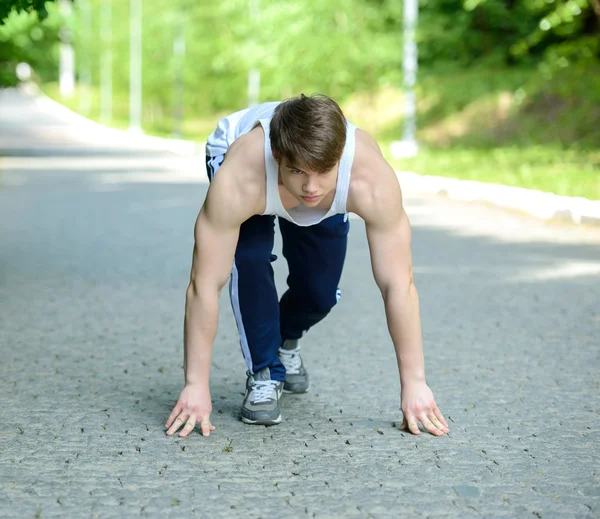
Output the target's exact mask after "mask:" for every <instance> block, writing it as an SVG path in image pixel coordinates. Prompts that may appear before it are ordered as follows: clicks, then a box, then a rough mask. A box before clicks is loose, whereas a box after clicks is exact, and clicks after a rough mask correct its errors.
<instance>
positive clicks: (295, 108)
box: [270, 94, 346, 173]
mask: <svg viewBox="0 0 600 519" xmlns="http://www.w3.org/2000/svg"><path fill="white" fill-rule="evenodd" d="M270 134H271V148H272V150H273V154H274V155H275V156H276V158H277V159H278V160H281V159H282V158H286V159H287V160H288V162H289V163H290V164H292V165H294V166H295V167H297V168H299V169H310V170H313V171H317V172H319V173H324V172H326V171H329V170H331V169H332V168H333V167H334V166H335V164H336V163H337V161H338V160H340V158H341V156H342V152H343V151H344V146H345V144H346V118H345V117H344V114H343V112H342V109H341V108H340V107H339V105H338V104H337V103H336V102H335V101H334V100H333V99H331V98H329V97H327V96H325V95H322V94H312V95H310V96H305V95H304V94H300V95H299V96H298V97H294V98H291V99H287V100H286V101H283V102H282V103H281V104H279V105H277V108H275V112H274V114H273V118H272V119H271V125H270Z"/></svg>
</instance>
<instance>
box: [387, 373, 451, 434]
mask: <svg viewBox="0 0 600 519" xmlns="http://www.w3.org/2000/svg"><path fill="white" fill-rule="evenodd" d="M401 406H402V407H401V409H402V413H403V414H404V419H403V420H402V425H401V426H400V427H399V429H401V430H402V429H406V428H408V430H409V431H410V432H411V433H413V434H421V431H420V430H419V422H421V423H422V424H423V427H424V428H425V429H426V430H427V431H429V432H430V433H431V434H433V435H435V436H444V435H445V434H446V433H449V432H450V428H449V427H448V422H446V419H445V418H444V416H443V415H442V413H441V411H440V410H439V409H438V406H437V404H436V403H435V398H434V397H433V393H432V391H431V389H429V386H428V385H427V383H425V382H410V383H409V382H407V383H403V384H402V403H401Z"/></svg>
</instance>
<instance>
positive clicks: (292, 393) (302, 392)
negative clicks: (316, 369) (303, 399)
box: [283, 387, 310, 395]
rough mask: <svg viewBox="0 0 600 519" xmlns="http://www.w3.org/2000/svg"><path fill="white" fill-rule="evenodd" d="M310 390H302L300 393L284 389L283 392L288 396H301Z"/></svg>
mask: <svg viewBox="0 0 600 519" xmlns="http://www.w3.org/2000/svg"><path fill="white" fill-rule="evenodd" d="M309 389H310V388H308V387H307V388H306V389H303V390H302V391H292V390H291V389H284V390H283V392H284V393H286V394H288V395H303V394H304V393H308V390H309Z"/></svg>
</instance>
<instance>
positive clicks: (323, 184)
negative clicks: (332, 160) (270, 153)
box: [279, 158, 338, 207]
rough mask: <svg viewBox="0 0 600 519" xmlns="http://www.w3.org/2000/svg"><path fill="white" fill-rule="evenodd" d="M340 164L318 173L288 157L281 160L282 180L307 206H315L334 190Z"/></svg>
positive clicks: (292, 193) (295, 196) (294, 195)
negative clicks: (300, 165) (300, 166)
mask: <svg viewBox="0 0 600 519" xmlns="http://www.w3.org/2000/svg"><path fill="white" fill-rule="evenodd" d="M337 171H338V164H336V165H335V166H334V167H333V168H332V169H331V170H329V171H327V172H325V173H317V172H316V171H310V170H306V169H301V168H298V167H297V166H295V165H294V164H291V163H289V162H288V160H287V159H285V158H284V159H281V160H280V161H279V174H280V175H281V181H282V182H283V185H284V186H285V188H286V189H287V190H288V191H289V192H290V194H291V195H292V196H293V197H294V198H296V200H298V202H300V203H301V204H302V205H304V206H306V207H315V206H317V205H319V203H320V202H321V201H322V200H323V198H325V197H326V196H327V195H328V194H329V193H331V191H332V190H334V189H335V186H336V182H337Z"/></svg>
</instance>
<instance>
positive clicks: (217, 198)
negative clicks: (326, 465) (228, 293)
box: [166, 148, 260, 436]
mask: <svg viewBox="0 0 600 519" xmlns="http://www.w3.org/2000/svg"><path fill="white" fill-rule="evenodd" d="M240 159H242V160H240ZM243 159H244V157H243V156H242V157H240V152H239V150H236V149H233V148H232V153H231V156H229V155H228V158H227V159H226V160H225V162H224V163H223V165H222V166H221V168H220V170H219V173H218V174H217V175H216V176H215V178H214V179H213V181H212V183H211V185H210V187H209V189H208V194H207V196H206V200H205V202H204V204H203V206H202V209H201V210H200V213H199V214H198V218H197V219H196V224H195V227H194V237H195V244H194V251H193V257H192V268H191V273H190V283H189V285H188V288H187V292H186V306H185V322H184V373H185V387H184V389H183V391H182V392H181V395H180V397H179V400H178V402H177V405H176V406H175V408H174V409H173V411H172V412H171V415H170V416H169V419H168V420H167V423H166V427H167V428H169V430H168V431H167V434H173V433H174V432H175V431H177V430H178V429H179V427H181V426H182V425H183V424H184V423H185V427H184V428H183V430H182V431H181V433H180V436H187V434H189V432H191V431H192V430H193V428H194V426H195V424H196V422H197V421H199V422H200V424H201V428H202V432H203V434H204V435H206V436H208V435H209V434H210V431H211V430H212V429H214V427H213V426H212V425H211V423H210V413H211V411H212V405H211V400H210V388H209V377H210V363H211V356H212V348H213V343H214V340H215V336H216V333H217V324H218V317H219V296H220V293H221V290H222V289H223V287H224V286H225V283H227V280H228V278H229V275H230V274H231V269H232V265H233V259H234V255H235V249H236V246H237V240H238V236H239V229H240V226H241V224H242V223H243V222H244V221H245V220H247V219H248V218H250V217H251V216H252V215H253V214H257V211H259V206H260V186H257V185H256V184H255V183H253V182H252V180H250V181H247V179H246V178H244V175H243V174H238V173H237V172H235V171H234V170H235V168H240V167H244V162H245V161H244V160H243Z"/></svg>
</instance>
